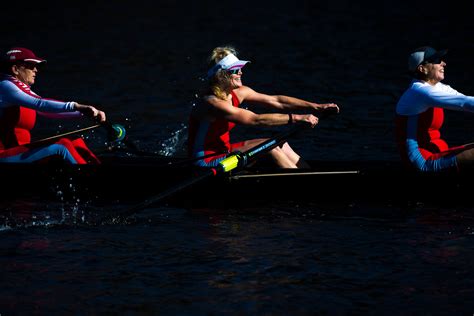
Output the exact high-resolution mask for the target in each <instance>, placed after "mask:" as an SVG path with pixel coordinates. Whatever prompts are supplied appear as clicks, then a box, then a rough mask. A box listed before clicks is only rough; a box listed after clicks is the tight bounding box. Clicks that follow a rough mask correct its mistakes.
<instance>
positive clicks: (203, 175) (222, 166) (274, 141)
mask: <svg viewBox="0 0 474 316" xmlns="http://www.w3.org/2000/svg"><path fill="white" fill-rule="evenodd" d="M305 126H306V125H305ZM302 127H303V126H301V125H300V124H296V125H295V126H293V127H292V128H290V129H288V130H287V131H284V132H282V133H280V134H277V135H276V136H275V137H272V138H270V139H268V140H266V141H264V142H263V143H261V144H259V145H256V146H254V147H252V148H250V149H248V150H247V151H245V152H234V153H232V154H231V155H230V156H229V157H227V158H225V159H224V160H222V161H221V162H220V163H219V165H218V166H217V167H214V168H208V169H203V170H200V172H198V174H197V175H196V176H194V177H191V178H189V179H187V180H185V181H183V182H181V183H179V184H178V185H176V186H174V187H172V188H170V189H168V190H166V191H164V192H162V193H160V194H157V195H155V196H152V197H150V198H148V199H147V200H145V201H143V202H142V203H139V204H137V205H135V206H133V207H131V208H129V209H127V210H125V211H123V212H120V213H119V214H117V213H116V214H115V215H116V216H117V215H119V216H129V215H132V214H135V213H138V212H139V211H141V210H143V209H144V208H146V207H148V206H150V205H152V204H155V203H157V202H159V201H162V200H164V199H166V198H168V197H170V196H171V195H173V194H175V193H177V192H179V191H181V190H184V189H186V188H189V187H190V186H192V185H194V184H195V183H198V182H201V181H203V180H205V179H207V178H210V177H212V176H217V175H221V174H224V173H226V172H229V171H231V170H234V169H236V168H244V167H245V166H247V165H248V164H249V163H250V162H252V161H254V160H255V159H257V158H258V157H260V156H261V155H263V154H266V153H268V152H269V151H270V150H272V149H273V148H275V147H276V146H279V145H281V144H282V143H284V142H285V141H286V139H287V138H288V137H289V136H290V135H292V134H294V133H295V132H297V131H300V130H301V129H302Z"/></svg>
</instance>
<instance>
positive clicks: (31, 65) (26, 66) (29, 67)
mask: <svg viewBox="0 0 474 316" xmlns="http://www.w3.org/2000/svg"><path fill="white" fill-rule="evenodd" d="M18 65H19V66H22V67H24V68H26V69H30V70H33V69H35V68H37V67H38V64H35V63H27V62H26V63H25V62H23V63H19V64H18Z"/></svg>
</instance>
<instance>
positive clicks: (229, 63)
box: [207, 54, 249, 78]
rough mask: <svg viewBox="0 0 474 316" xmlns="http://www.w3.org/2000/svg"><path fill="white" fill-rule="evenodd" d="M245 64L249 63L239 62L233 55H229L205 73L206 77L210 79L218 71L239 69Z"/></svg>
mask: <svg viewBox="0 0 474 316" xmlns="http://www.w3.org/2000/svg"><path fill="white" fill-rule="evenodd" d="M247 63H249V61H248V60H239V59H238V58H237V57H236V56H235V55H234V54H229V55H227V56H225V57H224V58H222V59H221V60H220V61H219V62H218V63H217V64H216V65H215V66H214V67H212V68H211V69H209V71H208V72H207V77H208V78H211V77H212V76H214V75H215V74H216V72H217V71H219V69H225V70H233V69H240V68H242V67H243V66H245V64H247Z"/></svg>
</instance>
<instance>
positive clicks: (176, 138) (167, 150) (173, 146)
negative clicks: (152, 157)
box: [158, 124, 188, 156]
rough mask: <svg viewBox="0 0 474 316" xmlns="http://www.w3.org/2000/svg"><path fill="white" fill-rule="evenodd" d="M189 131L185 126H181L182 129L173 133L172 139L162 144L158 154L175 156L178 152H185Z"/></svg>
mask: <svg viewBox="0 0 474 316" xmlns="http://www.w3.org/2000/svg"><path fill="white" fill-rule="evenodd" d="M187 129H188V127H187V126H186V125H185V124H181V128H179V129H178V130H177V131H175V132H173V133H171V137H170V138H169V139H167V140H164V141H163V142H162V143H161V145H160V146H161V149H159V150H158V153H159V154H160V155H164V156H173V155H175V154H176V152H178V151H180V150H183V148H184V145H185V142H186V140H187Z"/></svg>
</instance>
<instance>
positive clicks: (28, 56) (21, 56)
mask: <svg viewBox="0 0 474 316" xmlns="http://www.w3.org/2000/svg"><path fill="white" fill-rule="evenodd" d="M4 58H5V60H6V61H7V62H16V61H26V62H31V63H36V64H39V63H42V62H46V60H44V59H43V58H39V57H37V56H36V55H35V53H33V52H32V51H31V50H29V49H28V48H24V47H13V48H10V49H9V50H8V51H7V52H6V54H5V56H4Z"/></svg>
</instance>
